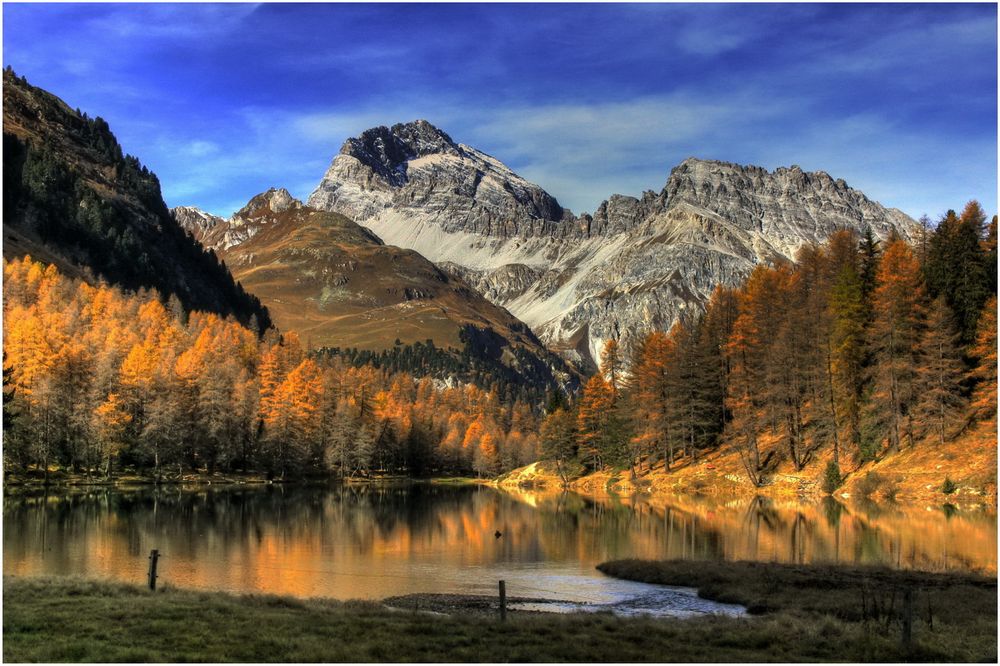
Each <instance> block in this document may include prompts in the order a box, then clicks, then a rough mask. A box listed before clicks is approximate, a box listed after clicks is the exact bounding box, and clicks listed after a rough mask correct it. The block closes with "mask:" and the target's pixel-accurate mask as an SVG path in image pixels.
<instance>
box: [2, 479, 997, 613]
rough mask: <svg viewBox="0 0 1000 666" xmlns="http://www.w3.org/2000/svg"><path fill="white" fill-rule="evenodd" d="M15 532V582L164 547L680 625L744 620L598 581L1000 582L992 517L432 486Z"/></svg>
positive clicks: (230, 498)
mask: <svg viewBox="0 0 1000 666" xmlns="http://www.w3.org/2000/svg"><path fill="white" fill-rule="evenodd" d="M3 527H4V533H3V571H4V574H13V575H30V574H60V575H62V574H78V575H86V576H97V577H105V578H114V579H119V580H125V581H130V582H135V583H143V582H144V581H145V576H146V570H147V567H148V560H147V557H148V555H149V551H150V550H151V549H153V548H157V549H159V550H160V552H161V553H162V559H161V560H160V565H159V569H160V584H161V585H163V584H169V585H174V586H177V587H186V588H200V589H210V590H226V591H232V592H268V593H276V594H291V595H296V596H302V597H333V598H338V599H352V598H368V599H378V598H384V597H388V596H394V595H401V594H409V593H416V592H443V593H464V594H495V593H496V588H497V581H498V580H500V579H504V580H506V585H507V594H508V596H512V597H518V596H524V597H537V598H546V599H561V600H565V601H568V602H572V603H571V604H570V607H572V605H573V603H582V604H586V605H587V606H588V607H590V608H612V609H613V610H616V611H618V612H626V613H627V612H632V611H635V612H648V611H651V610H655V609H661V610H662V609H666V611H665V612H666V614H672V615H685V614H690V613H698V612H706V611H709V612H732V611H733V610H734V609H731V608H729V609H727V608H724V607H719V606H715V605H713V604H711V603H708V602H704V601H703V600H699V599H697V597H695V596H693V595H692V594H691V592H690V591H686V590H678V589H671V588H664V587H659V586H650V585H642V584H638V583H631V582H627V581H619V580H615V579H612V578H609V577H606V576H604V575H603V574H601V573H600V572H598V571H596V570H595V568H594V567H595V566H596V565H597V564H599V563H600V562H603V561H606V560H609V559H617V558H626V557H638V558H650V559H664V558H695V559H756V560H764V561H784V562H813V561H829V562H842V563H883V564H888V565H891V566H898V567H916V568H921V569H935V570H943V569H949V570H981V571H987V572H991V573H994V574H995V572H996V562H997V522H996V514H995V513H993V512H991V511H973V512H953V511H948V510H945V509H942V508H925V507H920V508H911V509H906V510H903V509H899V508H879V507H875V506H870V507H865V508H864V509H859V508H855V507H850V508H849V507H845V506H843V505H840V504H837V503H835V502H832V501H826V502H823V503H816V504H794V503H793V504H783V503H780V502H772V501H768V500H762V499H758V500H753V501H733V502H722V501H719V500H713V499H711V498H693V497H678V498H676V499H675V500H670V501H669V502H662V501H661V502H660V503H658V504H653V503H649V502H643V501H628V500H625V501H621V500H617V499H616V498H608V499H606V500H600V501H597V500H589V499H584V498H582V497H580V496H577V495H573V494H568V493H548V494H535V493H517V494H510V493H506V492H503V491H498V490H495V489H493V488H489V487H484V486H472V487H470V486H460V487H456V486H445V485H430V484H407V485H399V486H383V487H375V486H354V487H335V488H321V487H292V486H229V487H217V486H210V487H204V486H202V487H197V488H180V487H164V488H160V489H156V490H154V489H152V488H145V489H141V490H107V489H99V490H89V491H86V490H85V491H76V492H72V493H70V494H48V495H44V494H12V495H8V496H7V497H5V498H4V508H3ZM498 530H499V531H500V532H501V533H502V536H501V537H500V538H496V537H495V532H496V531H498ZM555 608H561V609H567V606H566V605H562V606H558V605H557V606H556V607H555Z"/></svg>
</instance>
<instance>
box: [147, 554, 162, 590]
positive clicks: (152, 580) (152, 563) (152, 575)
mask: <svg viewBox="0 0 1000 666" xmlns="http://www.w3.org/2000/svg"><path fill="white" fill-rule="evenodd" d="M159 559H160V551H158V550H156V549H155V548H154V549H153V550H151V551H150V552H149V589H151V590H155V589H156V561H157V560H159Z"/></svg>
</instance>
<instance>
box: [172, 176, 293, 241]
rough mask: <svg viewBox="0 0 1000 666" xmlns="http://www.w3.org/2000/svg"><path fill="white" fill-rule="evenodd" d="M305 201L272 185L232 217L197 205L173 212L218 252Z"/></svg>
mask: <svg viewBox="0 0 1000 666" xmlns="http://www.w3.org/2000/svg"><path fill="white" fill-rule="evenodd" d="M301 207H302V202H301V201H299V200H298V199H296V198H295V197H293V196H292V195H291V194H289V192H288V190H286V189H285V188H283V187H282V188H278V189H275V188H273V187H272V188H271V189H269V190H268V191H266V192H261V193H260V194H258V195H256V196H255V197H253V198H252V199H250V201H248V202H247V205H246V206H244V207H243V208H241V209H239V210H238V211H236V212H235V213H233V216H232V217H231V218H229V219H228V220H227V219H225V218H221V217H218V216H217V215H212V214H210V213H206V212H205V211H203V210H200V209H198V208H195V207H193V206H178V207H176V208H171V209H170V213H171V214H172V215H173V217H174V219H175V220H176V221H177V223H178V224H179V225H181V227H183V228H184V229H187V230H188V231H190V232H191V235H192V236H194V238H195V240H197V241H198V242H200V243H201V244H202V245H204V246H205V247H208V248H211V249H213V250H215V251H216V252H219V251H222V250H227V249H229V248H231V247H233V246H234V245H239V244H240V243H245V242H247V241H248V240H250V239H251V238H253V237H254V236H256V235H257V234H258V233H260V231H261V230H262V229H263V228H264V227H266V226H267V225H268V224H269V223H271V222H273V221H274V218H273V214H275V213H283V212H285V211H287V210H298V209H299V208H301Z"/></svg>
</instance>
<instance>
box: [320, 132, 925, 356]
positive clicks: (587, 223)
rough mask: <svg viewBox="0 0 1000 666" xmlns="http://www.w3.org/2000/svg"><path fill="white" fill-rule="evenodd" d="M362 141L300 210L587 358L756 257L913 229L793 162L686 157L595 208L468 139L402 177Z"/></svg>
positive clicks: (661, 324) (697, 304)
mask: <svg viewBox="0 0 1000 666" xmlns="http://www.w3.org/2000/svg"><path fill="white" fill-rule="evenodd" d="M417 124H419V125H420V126H421V128H422V129H421V131H422V132H431V131H432V130H431V129H428V128H427V127H426V126H425V125H429V123H426V121H418V122H417V123H408V124H398V125H394V126H393V128H392V129H386V128H384V127H383V128H381V129H380V131H379V132H378V133H377V135H378V136H383V137H384V135H385V132H389V133H390V134H392V133H393V132H398V133H400V134H406V135H409V134H411V133H412V132H413V131H414V130H413V128H412V127H411V126H413V125H417ZM431 128H433V126H431ZM433 129H436V128H433ZM440 133H441V134H443V135H444V136H448V135H447V134H446V133H444V132H440ZM362 136H365V134H364V133H362ZM368 136H369V137H371V136H375V134H371V135H368ZM382 140H383V141H385V140H387V139H385V138H383V139H382ZM449 140H451V139H450V137H449ZM355 145H356V144H355V143H352V140H348V141H346V142H345V143H344V147H345V148H347V150H345V149H343V148H342V150H341V152H340V153H339V154H337V155H336V156H335V157H334V158H333V160H332V162H331V165H330V167H329V168H328V170H327V172H326V173H325V174H324V176H323V178H322V180H321V181H320V183H319V184H318V185H317V187H316V189H315V190H314V191H313V193H312V194H311V195H310V197H309V199H308V204H309V205H311V206H313V207H316V208H319V209H323V210H330V211H334V212H340V213H342V214H344V215H347V216H348V217H350V218H351V219H354V220H355V221H356V222H358V223H360V224H362V225H364V226H366V227H368V228H369V229H371V230H372V231H373V232H374V233H375V234H376V235H378V236H379V237H380V238H382V239H383V240H384V241H385V242H386V243H389V244H392V245H397V246H400V247H408V248H411V249H414V250H416V251H418V252H420V253H421V254H423V255H424V256H426V257H427V258H428V259H430V260H432V261H434V262H437V263H439V264H441V265H442V266H444V267H446V268H448V269H449V270H450V271H451V272H452V273H453V274H455V275H460V276H461V277H462V278H463V279H465V280H467V281H468V282H470V283H471V284H473V285H474V286H475V287H476V288H477V289H478V290H479V291H480V292H481V293H484V294H487V295H489V296H490V298H491V299H494V301H495V302H496V303H498V304H499V305H503V306H504V307H506V308H507V309H509V310H510V311H511V312H512V313H513V314H514V315H516V316H517V317H518V318H520V319H521V320H522V321H525V322H526V323H527V324H528V325H529V326H531V327H532V329H533V330H534V331H535V332H536V334H538V336H539V337H540V338H541V339H542V340H543V341H544V342H546V343H547V344H549V345H550V346H552V347H554V348H557V349H560V350H562V351H564V352H566V354H567V355H568V356H569V357H570V358H572V359H574V360H576V361H580V362H584V363H593V362H594V361H595V360H596V358H597V356H598V352H599V349H600V347H601V345H602V344H603V342H604V340H606V339H608V338H610V337H618V338H623V339H624V340H623V341H624V342H625V343H626V346H628V345H630V344H631V343H632V342H634V339H635V337H636V334H637V333H643V332H646V331H649V330H652V329H654V328H656V329H666V328H669V327H670V326H671V325H672V324H673V323H674V322H675V321H676V320H677V319H678V318H679V317H681V316H684V315H685V314H686V313H687V312H691V311H697V310H698V309H699V308H701V307H703V305H704V303H705V302H706V301H707V299H708V297H709V295H710V294H711V292H712V290H713V289H714V288H715V286H717V285H718V284H726V285H730V286H734V285H736V284H738V283H739V281H741V280H742V279H743V278H745V277H746V276H747V275H748V274H749V272H750V270H751V269H752V267H753V266H754V265H756V264H757V263H761V262H773V261H778V260H781V259H793V258H794V253H795V252H796V251H797V249H798V248H800V247H801V246H803V245H805V244H807V243H818V242H822V241H823V240H824V239H825V238H827V237H828V236H829V235H830V234H831V233H833V232H834V231H836V230H838V229H844V228H852V229H855V230H857V231H858V232H859V233H864V232H866V231H868V230H870V231H871V232H872V233H873V235H874V236H875V237H876V238H879V239H884V238H888V237H889V236H890V235H892V234H894V233H896V234H900V235H901V236H903V237H904V238H908V239H912V238H913V237H914V234H915V233H916V229H917V226H916V222H914V221H913V220H912V219H910V218H909V217H907V216H906V215H905V214H903V213H902V212H900V211H898V210H896V209H889V208H886V207H884V206H882V205H881V204H878V203H877V202H874V201H872V200H871V199H869V198H868V197H867V196H866V195H865V194H864V193H862V192H860V191H858V190H855V189H853V188H850V187H849V186H848V185H847V184H846V182H845V181H843V180H842V179H834V178H833V177H831V176H830V175H829V174H827V173H826V172H823V171H814V172H805V171H802V169H801V168H799V167H797V166H791V167H779V168H777V169H775V170H773V171H768V170H767V169H764V168H763V167H758V166H743V165H738V164H735V163H732V162H724V161H720V160H702V159H698V158H687V159H685V160H684V161H682V162H681V163H680V164H678V165H677V166H675V167H674V168H672V169H671V170H670V173H669V175H668V177H667V179H666V181H665V184H664V186H663V187H662V188H661V190H660V191H659V192H656V191H652V190H647V191H646V192H644V193H643V194H642V195H641V196H640V197H632V196H627V195H617V194H616V195H612V196H610V197H608V198H607V199H605V200H604V201H603V202H602V203H601V204H600V205H599V206H598V208H597V209H596V210H595V212H594V214H587V213H584V214H581V215H574V214H573V213H572V212H571V211H568V210H567V209H564V208H563V207H561V206H560V205H559V204H558V202H557V201H556V199H555V198H554V197H552V196H551V195H549V194H548V193H547V192H545V191H544V190H543V189H542V188H541V187H539V186H538V185H535V184H533V183H530V182H528V181H526V180H524V179H523V178H521V177H520V176H518V175H517V174H516V173H514V172H513V170H511V169H510V168H508V167H507V166H506V165H504V164H503V163H502V162H500V161H499V160H497V159H495V158H492V157H490V156H488V155H486V154H485V153H482V152H480V151H477V150H476V149H474V148H472V147H470V146H466V145H464V144H461V143H457V144H456V143H454V141H451V145H454V146H457V148H458V150H452V149H451V148H448V149H447V150H444V151H443V152H436V153H435V152H426V151H425V153H424V154H422V155H420V156H417V157H412V158H406V159H405V160H403V161H400V162H398V163H397V164H396V165H395V166H394V169H395V171H396V172H397V173H405V179H402V178H397V179H395V180H392V179H386V178H383V177H382V176H381V175H380V174H379V173H377V171H376V169H375V168H374V167H373V166H372V165H371V164H369V163H367V162H365V161H364V160H360V159H358V157H357V156H356V155H355V154H354V152H353V150H352V147H353V146H355ZM538 202H542V203H544V204H545V205H536V204H538Z"/></svg>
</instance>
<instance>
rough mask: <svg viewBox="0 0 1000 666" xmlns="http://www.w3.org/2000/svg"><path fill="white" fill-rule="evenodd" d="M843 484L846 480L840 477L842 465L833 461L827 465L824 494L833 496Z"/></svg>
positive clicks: (824, 474)
mask: <svg viewBox="0 0 1000 666" xmlns="http://www.w3.org/2000/svg"><path fill="white" fill-rule="evenodd" d="M843 483H844V478H843V477H842V476H841V475H840V465H838V464H837V461H835V460H831V461H830V462H828V463H827V464H826V471H825V472H823V492H825V493H830V494H833V492H834V491H835V490H837V488H839V487H840V486H841V484H843Z"/></svg>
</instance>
